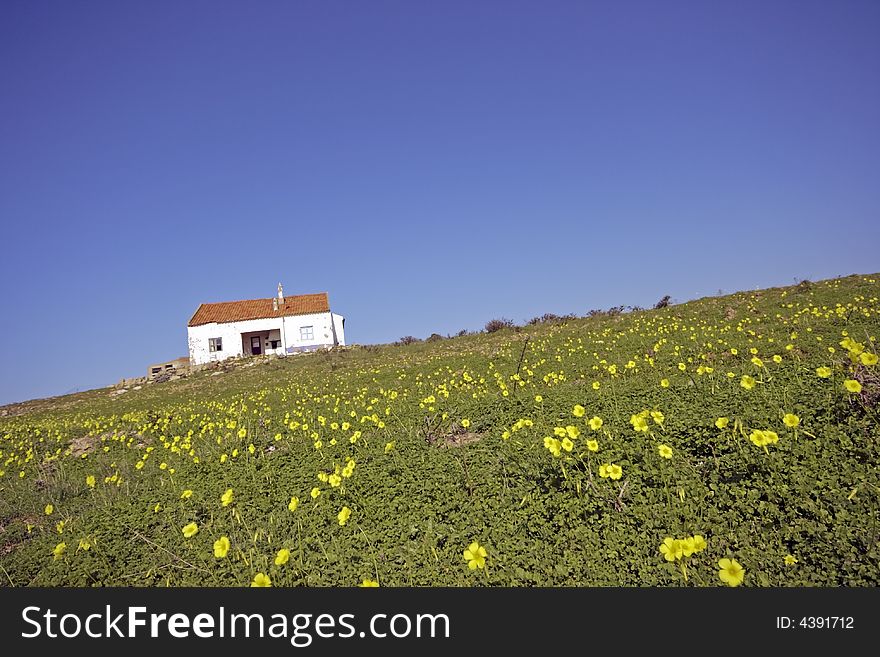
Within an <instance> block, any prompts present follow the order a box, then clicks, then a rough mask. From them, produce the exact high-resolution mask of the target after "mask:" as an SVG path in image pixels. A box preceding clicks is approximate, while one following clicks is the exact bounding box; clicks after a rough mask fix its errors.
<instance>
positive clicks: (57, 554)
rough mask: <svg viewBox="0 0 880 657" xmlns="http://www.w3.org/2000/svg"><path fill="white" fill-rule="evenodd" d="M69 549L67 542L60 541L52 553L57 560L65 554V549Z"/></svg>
mask: <svg viewBox="0 0 880 657" xmlns="http://www.w3.org/2000/svg"><path fill="white" fill-rule="evenodd" d="M65 550H67V543H59V544H58V545H56V546H55V549H54V550H52V555H53V557H54V559H55V560H57V559H60V558H61V557H62V555H63V554H64V551H65Z"/></svg>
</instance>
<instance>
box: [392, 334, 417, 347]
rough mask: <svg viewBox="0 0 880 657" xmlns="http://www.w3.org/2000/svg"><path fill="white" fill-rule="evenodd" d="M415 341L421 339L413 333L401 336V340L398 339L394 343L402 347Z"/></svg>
mask: <svg viewBox="0 0 880 657" xmlns="http://www.w3.org/2000/svg"><path fill="white" fill-rule="evenodd" d="M414 342H421V340H419V339H418V338H416V337H414V336H412V335H407V336H404V337H402V338H400V340H398V341H397V342H395V343H394V344H395V345H396V346H398V347H402V346H404V345H408V344H413V343H414Z"/></svg>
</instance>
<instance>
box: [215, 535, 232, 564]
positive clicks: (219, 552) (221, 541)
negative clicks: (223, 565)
mask: <svg viewBox="0 0 880 657" xmlns="http://www.w3.org/2000/svg"><path fill="white" fill-rule="evenodd" d="M228 553H229V537H228V536H221V537H220V538H218V539H217V540H216V541H214V556H215V557H217V558H218V559H222V558H223V557H225V556H226V555H227V554H228Z"/></svg>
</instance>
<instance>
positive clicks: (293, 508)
mask: <svg viewBox="0 0 880 657" xmlns="http://www.w3.org/2000/svg"><path fill="white" fill-rule="evenodd" d="M298 506H299V498H298V497H291V498H290V502H289V503H288V505H287V510H288V511H296V507H298Z"/></svg>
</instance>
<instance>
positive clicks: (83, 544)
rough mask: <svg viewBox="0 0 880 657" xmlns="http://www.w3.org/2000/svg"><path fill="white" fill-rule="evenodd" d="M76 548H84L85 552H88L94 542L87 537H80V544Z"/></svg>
mask: <svg viewBox="0 0 880 657" xmlns="http://www.w3.org/2000/svg"><path fill="white" fill-rule="evenodd" d="M76 549H77V550H82V551H83V552H88V551H89V550H91V549H92V542H91V541H90V540H89V539H87V538H81V539H79V545H78V546H77V548H76Z"/></svg>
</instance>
